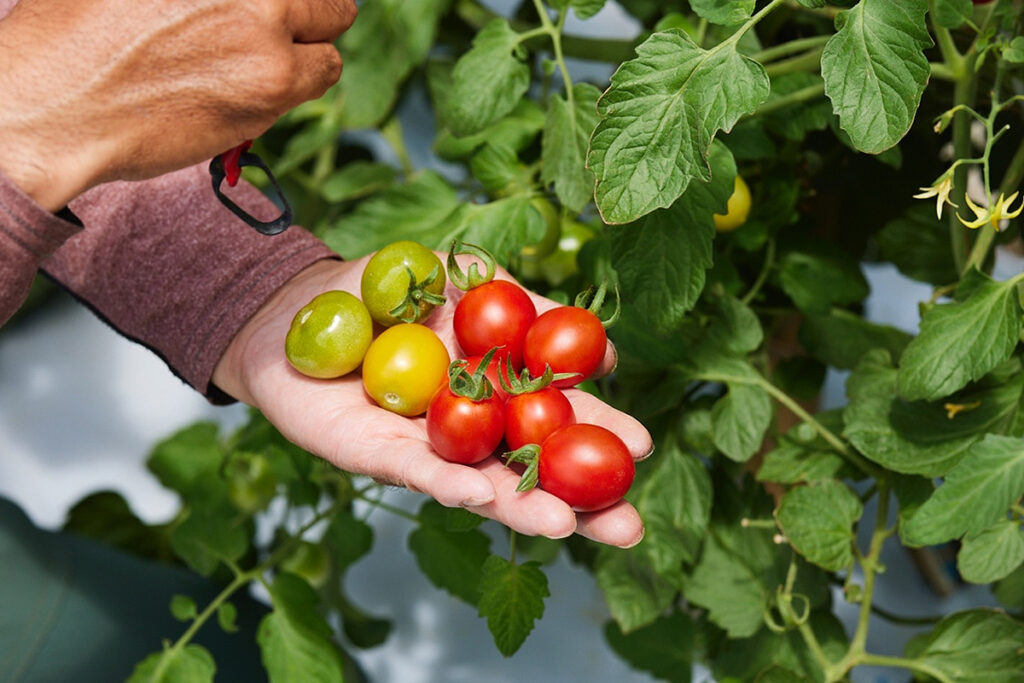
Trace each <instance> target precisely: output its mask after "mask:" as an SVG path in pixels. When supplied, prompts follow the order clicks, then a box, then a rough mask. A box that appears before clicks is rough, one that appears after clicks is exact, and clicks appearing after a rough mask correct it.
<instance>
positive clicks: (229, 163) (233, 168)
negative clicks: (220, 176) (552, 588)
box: [220, 140, 252, 187]
mask: <svg viewBox="0 0 1024 683" xmlns="http://www.w3.org/2000/svg"><path fill="white" fill-rule="evenodd" d="M250 147H252V140H246V141H245V142H243V143H242V144H240V145H239V146H238V147H235V148H233V149H229V150H228V151H226V152H224V153H223V154H221V155H220V158H221V163H222V164H223V165H224V180H225V181H227V184H228V187H234V186H235V185H237V184H238V179H239V178H241V177H242V167H241V166H239V165H238V159H239V157H241V156H242V154H243V153H244V152H248V151H249V148H250Z"/></svg>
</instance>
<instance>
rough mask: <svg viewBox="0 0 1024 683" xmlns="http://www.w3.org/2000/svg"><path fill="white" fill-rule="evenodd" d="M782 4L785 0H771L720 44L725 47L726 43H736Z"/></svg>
mask: <svg viewBox="0 0 1024 683" xmlns="http://www.w3.org/2000/svg"><path fill="white" fill-rule="evenodd" d="M784 2H786V0H771V2H769V3H768V4H767V5H765V6H764V7H762V8H761V9H760V10H758V12H757V13H756V14H754V16H752V17H750V18H749V19H747V21H746V22H745V23H744V24H743V25H742V26H740V27H739V29H737V31H736V33H733V34H732V35H731V36H729V37H728V38H726V39H725V40H724V41H722V43H721V44H722V45H725V44H728V43H732V44H736V43H738V42H739V41H740V39H741V38H742V37H743V36H745V35H746V33H747V31H749V30H751V29H752V28H754V27H755V26H757V25H758V24H759V23H760V22H761V20H762V19H764V18H765V17H767V16H768V15H769V14H771V13H772V12H774V11H775V10H776V9H778V7H779V6H780V5H782V4H783V3H784Z"/></svg>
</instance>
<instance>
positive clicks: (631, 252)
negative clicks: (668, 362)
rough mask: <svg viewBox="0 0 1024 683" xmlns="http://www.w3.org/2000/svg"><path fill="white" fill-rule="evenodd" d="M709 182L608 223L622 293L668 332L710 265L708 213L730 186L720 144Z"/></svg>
mask: <svg viewBox="0 0 1024 683" xmlns="http://www.w3.org/2000/svg"><path fill="white" fill-rule="evenodd" d="M708 161H709V162H710V164H711V168H712V169H713V171H714V176H713V179H712V180H711V182H710V183H693V184H691V185H690V186H689V188H688V189H687V190H686V192H685V194H683V196H682V197H680V198H679V199H678V201H676V202H675V203H674V204H673V205H672V206H671V207H670V208H668V209H664V210H661V211H655V212H654V213H651V214H650V215H648V216H645V217H644V218H642V219H640V220H639V221H637V222H636V223H633V224H630V225H626V226H621V227H616V228H613V229H612V265H613V267H614V268H615V271H616V272H617V273H618V275H619V285H620V287H621V288H622V297H623V299H624V300H626V301H629V302H631V306H632V307H633V308H634V309H635V310H636V311H637V312H638V313H639V314H640V315H642V316H643V318H644V319H645V320H646V321H648V323H649V324H650V325H651V326H653V327H654V328H655V330H657V331H660V332H670V331H672V330H673V329H675V328H676V327H678V326H679V324H680V323H681V322H682V320H683V316H684V315H685V314H686V312H687V311H688V310H690V309H691V308H693V306H694V305H695V304H696V303H697V300H698V298H699V297H700V293H701V291H702V290H703V289H704V280H705V270H706V269H708V268H709V267H711V263H712V256H711V243H712V240H713V239H714V236H715V229H714V221H713V219H712V215H713V214H714V213H715V212H716V211H721V210H722V209H723V208H724V207H725V204H726V202H728V200H729V196H730V195H731V194H732V190H733V178H734V177H735V175H736V166H735V162H734V161H733V159H732V155H731V154H730V153H729V151H728V149H726V148H725V146H724V145H722V144H720V143H718V144H715V145H712V147H711V152H710V155H709V157H708Z"/></svg>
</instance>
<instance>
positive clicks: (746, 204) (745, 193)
mask: <svg viewBox="0 0 1024 683" xmlns="http://www.w3.org/2000/svg"><path fill="white" fill-rule="evenodd" d="M749 215H750V188H749V187H747V183H746V182H745V181H744V180H743V178H741V177H739V176H736V183H735V185H734V186H733V190H732V196H730V197H729V203H728V204H727V205H726V207H725V213H724V214H721V213H716V214H715V215H714V219H715V230H717V231H718V232H732V231H733V230H735V229H736V228H738V227H740V226H741V225H743V224H744V223H746V222H747V216H749Z"/></svg>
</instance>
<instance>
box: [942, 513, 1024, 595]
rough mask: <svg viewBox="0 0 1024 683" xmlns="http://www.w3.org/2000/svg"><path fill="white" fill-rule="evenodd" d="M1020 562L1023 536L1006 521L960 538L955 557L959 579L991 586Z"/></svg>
mask: <svg viewBox="0 0 1024 683" xmlns="http://www.w3.org/2000/svg"><path fill="white" fill-rule="evenodd" d="M1021 563H1024V533H1022V532H1021V528H1020V526H1019V525H1018V524H1017V523H1016V522H1014V521H1011V520H1009V519H1001V520H999V521H998V522H996V523H995V524H993V525H992V526H990V527H986V528H984V529H982V530H981V531H979V532H978V533H976V534H967V535H966V536H964V540H963V543H962V544H961V546H960V551H959V552H958V553H957V556H956V566H957V569H958V570H959V571H960V576H962V577H963V578H964V580H965V581H970V582H971V583H992V582H993V581H998V580H999V579H1002V578H1004V577H1006V576H1007V575H1008V574H1010V573H1011V572H1012V571H1013V570H1014V569H1016V568H1017V567H1019V566H1021Z"/></svg>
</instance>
